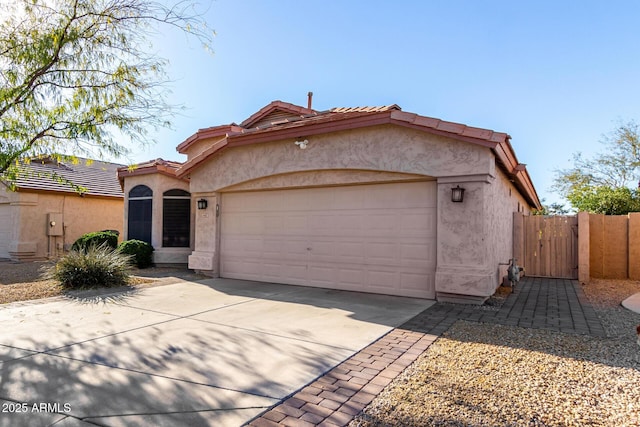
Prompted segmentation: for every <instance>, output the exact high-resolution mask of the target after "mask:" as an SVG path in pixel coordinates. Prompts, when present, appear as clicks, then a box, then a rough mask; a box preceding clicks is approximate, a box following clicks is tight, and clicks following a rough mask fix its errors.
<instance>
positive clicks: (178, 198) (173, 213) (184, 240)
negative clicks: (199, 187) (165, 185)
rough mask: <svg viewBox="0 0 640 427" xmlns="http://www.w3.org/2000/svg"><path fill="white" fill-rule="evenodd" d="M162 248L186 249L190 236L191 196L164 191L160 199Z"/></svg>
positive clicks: (174, 191)
mask: <svg viewBox="0 0 640 427" xmlns="http://www.w3.org/2000/svg"><path fill="white" fill-rule="evenodd" d="M162 199H163V200H162V246H163V247H165V248H188V247H189V245H190V238H189V237H190V234H191V194H189V192H187V191H184V190H178V189H174V190H169V191H165V192H164V194H163V197H162Z"/></svg>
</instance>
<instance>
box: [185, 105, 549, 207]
mask: <svg viewBox="0 0 640 427" xmlns="http://www.w3.org/2000/svg"><path fill="white" fill-rule="evenodd" d="M388 124H391V125H399V126H404V127H409V128H413V129H417V130H420V131H423V132H427V133H431V134H434V135H440V136H444V137H447V138H452V139H455V140H459V141H465V142H469V143H472V144H478V145H482V146H485V147H488V148H490V149H491V150H492V151H493V153H494V154H495V155H496V159H497V162H498V165H500V166H501V167H502V168H503V169H504V170H505V171H506V173H507V174H508V175H510V176H511V177H513V178H514V180H515V182H516V185H517V186H518V187H519V188H520V189H521V190H522V191H523V193H524V194H526V197H527V199H528V200H529V201H530V202H531V204H532V205H533V206H536V207H539V206H540V201H539V199H538V196H537V193H536V191H535V188H534V187H533V184H532V183H531V178H530V177H529V174H528V172H527V171H526V168H524V166H523V165H522V164H521V163H519V162H518V160H517V158H516V155H515V152H514V151H513V147H512V146H511V143H510V139H511V137H510V136H509V135H508V134H506V133H504V132H495V131H493V130H490V129H482V128H477V127H472V126H467V125H464V124H461V123H455V122H448V121H445V120H440V119H437V118H433V117H426V116H420V115H418V114H414V113H408V112H404V111H402V109H401V108H400V107H399V106H398V105H396V104H392V105H385V106H379V107H340V108H332V109H330V110H326V111H316V110H313V109H311V108H305V107H301V106H298V105H294V104H289V103H286V102H282V101H273V102H271V103H270V104H268V105H266V106H265V107H263V108H261V109H260V110H259V111H257V112H256V113H254V114H252V115H251V116H250V117H249V118H247V119H246V120H244V121H243V122H242V123H240V125H236V124H231V125H224V126H216V127H212V128H207V129H201V130H199V131H198V132H197V133H196V134H194V135H192V136H190V137H189V138H188V139H187V140H185V141H184V142H183V143H182V144H180V145H179V146H178V151H179V152H181V153H185V152H186V149H187V148H188V147H189V146H190V145H192V144H194V143H196V142H198V141H203V140H207V139H213V138H217V139H216V141H215V143H212V144H210V146H209V147H208V148H206V149H205V150H203V151H202V152H200V153H199V154H197V155H195V156H193V157H192V158H190V159H189V160H188V161H187V162H185V163H184V164H183V165H181V166H180V167H179V168H178V169H177V171H176V175H177V176H178V177H186V176H188V173H189V172H190V171H191V170H192V169H194V168H196V167H198V165H200V164H201V163H202V162H204V161H205V160H206V159H207V158H208V157H209V156H211V155H213V154H214V153H216V152H218V151H220V150H224V149H227V148H230V147H234V146H238V145H245V144H257V143H261V142H269V141H275V140H282V139H287V138H298V137H301V136H305V137H306V136H311V135H318V134H324V133H329V132H338V131H343V130H352V129H358V128H362V127H367V126H377V125H388Z"/></svg>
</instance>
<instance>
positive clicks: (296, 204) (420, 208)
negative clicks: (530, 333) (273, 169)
mask: <svg viewBox="0 0 640 427" xmlns="http://www.w3.org/2000/svg"><path fill="white" fill-rule="evenodd" d="M221 227H222V235H221V257H220V273H221V276H222V277H228V278H236V279H247V280H257V281H263V282H275V283H288V284H294V285H304V286H317V287H323V288H332V289H343V290H353V291H360V292H375V293H383V294H390V295H404V296H413V297H422V298H434V297H435V291H434V279H435V267H436V183H435V182H434V181H430V182H412V183H394V184H377V185H358V186H345V187H323V188H311V189H295V190H276V191H260V192H244V193H225V194H223V195H222V199H221Z"/></svg>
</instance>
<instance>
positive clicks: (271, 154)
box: [118, 101, 540, 303]
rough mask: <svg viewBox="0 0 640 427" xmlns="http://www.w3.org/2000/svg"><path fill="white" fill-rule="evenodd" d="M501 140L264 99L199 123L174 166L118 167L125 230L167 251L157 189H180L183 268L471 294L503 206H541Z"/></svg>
mask: <svg viewBox="0 0 640 427" xmlns="http://www.w3.org/2000/svg"><path fill="white" fill-rule="evenodd" d="M509 140H510V137H509V135H507V134H505V133H499V132H494V131H491V130H487V129H479V128H474V127H469V126H465V125H463V124H459V123H452V122H446V121H443V120H439V119H434V118H430V117H425V116H420V115H417V114H414V113H409V112H404V111H402V110H401V109H400V107H398V106H397V105H388V106H383V107H362V108H334V109H331V110H328V111H316V110H314V109H312V108H311V106H310V105H309V106H307V107H302V106H297V105H293V104H289V103H285V102H281V101H274V102H272V103H270V104H269V105H267V106H265V107H264V108H262V109H260V110H259V111H257V112H256V113H255V114H253V115H252V116H251V117H249V118H247V119H246V120H245V121H243V122H242V123H240V124H239V125H238V124H235V123H232V124H229V125H221V126H214V127H210V128H206V129H201V130H199V131H197V132H196V133H195V134H193V135H192V136H190V137H189V138H188V139H187V140H185V141H184V142H182V143H181V144H180V145H178V147H177V150H178V152H180V153H182V154H185V155H186V156H187V160H186V161H185V162H184V163H183V164H176V163H170V162H166V161H162V160H158V161H155V162H151V163H148V164H143V165H140V166H139V167H138V168H137V169H135V170H134V171H133V172H131V171H129V170H127V169H126V168H122V169H120V170H119V172H118V174H119V175H118V176H119V177H120V179H121V181H123V183H124V184H123V185H124V191H125V205H126V206H127V209H128V210H127V211H126V212H127V213H126V214H125V234H127V233H128V236H129V238H130V237H131V230H132V227H133V228H135V231H134V232H135V233H140V232H141V231H140V229H141V228H144V227H146V228H145V230H146V231H145V233H147V234H149V233H150V234H151V236H152V237H151V240H152V242H153V244H154V247H156V251H157V252H156V255H160V256H162V252H163V251H165V250H166V251H169V252H170V253H171V254H172V255H177V252H176V250H175V248H165V247H160V248H158V247H157V246H158V244H160V242H164V241H165V236H164V234H163V233H165V232H167V231H168V230H169V229H168V228H167V227H168V226H169V225H170V223H169V222H168V221H166V220H164V219H163V218H164V217H163V214H162V212H163V209H165V206H166V205H165V204H166V203H167V200H170V199H167V197H169V194H176V195H178V194H180V195H181V197H184V198H185V200H186V198H187V195H189V196H190V198H191V204H190V206H189V207H190V209H191V210H190V211H189V215H187V211H186V208H183V211H182V213H181V215H182V218H183V219H184V221H187V218H189V220H190V221H191V222H190V225H189V230H190V232H189V233H187V228H186V227H185V228H184V229H183V230H182V234H183V235H184V237H185V239H183V240H182V242H183V244H184V245H185V246H184V247H183V248H182V251H181V252H180V255H181V261H182V262H187V263H188V266H189V268H191V269H195V270H198V271H201V272H205V273H207V274H210V275H212V276H221V277H228V278H237V279H247V280H256V281H262V282H276V283H287V284H294V285H302V286H316V287H324V288H332V289H344V290H352V291H361V292H373V293H381V294H390V295H402V296H409V297H420V298H431V299H433V298H437V299H438V300H441V301H456V302H470V303H479V302H482V301H484V300H485V299H486V298H488V297H489V296H490V295H492V294H493V293H494V291H495V289H496V287H497V286H498V285H499V284H500V282H501V280H502V276H503V275H504V274H505V271H506V270H505V269H506V267H505V266H504V265H502V264H504V263H506V262H507V261H508V260H509V259H510V258H512V256H513V255H512V242H513V236H512V233H513V215H514V212H525V213H528V212H530V211H531V210H532V209H537V208H540V201H539V199H538V196H537V194H536V191H535V188H534V186H533V184H532V182H531V179H530V177H529V174H528V173H527V170H526V167H525V165H524V164H521V163H519V162H518V160H517V158H516V155H515V153H514V151H513V148H512V146H511V144H510V142H509ZM179 190H180V191H181V192H180V193H179V192H178V191H179ZM169 192H174V193H169ZM460 195H461V196H462V198H461V199H458V201H454V200H453V197H454V196H455V197H458V196H460ZM144 197H148V198H150V199H151V201H148V202H143V201H144V200H145V199H144ZM143 203H146V204H145V205H144V207H143ZM163 203H165V204H163ZM184 203H185V206H186V202H184ZM143 211H144V212H146V213H145V214H143V213H141V212H143ZM164 212H165V213H166V210H165V211H164ZM149 215H151V217H150V218H147V216H149ZM141 217H144V218H147V219H146V221H147V222H146V223H144V225H142V226H141V225H140V223H139V221H138V220H139V219H140V218H141ZM132 218H134V220H132ZM174 218H175V215H174ZM136 221H138V222H136ZM127 224H128V227H129V229H128V228H127ZM187 234H188V235H189V240H188V247H187V242H186V236H187ZM173 259H174V260H176V261H177V260H178V259H177V258H176V257H174V258H173Z"/></svg>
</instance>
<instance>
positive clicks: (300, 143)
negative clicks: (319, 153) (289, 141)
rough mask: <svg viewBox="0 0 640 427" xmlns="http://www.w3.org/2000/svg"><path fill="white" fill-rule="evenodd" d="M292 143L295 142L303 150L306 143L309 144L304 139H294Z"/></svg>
mask: <svg viewBox="0 0 640 427" xmlns="http://www.w3.org/2000/svg"><path fill="white" fill-rule="evenodd" d="M294 144H296V145H297V146H298V147H299V148H300V149H301V150H304V149H305V148H307V144H309V141H307V140H306V139H305V140H304V141H296V142H294Z"/></svg>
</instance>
